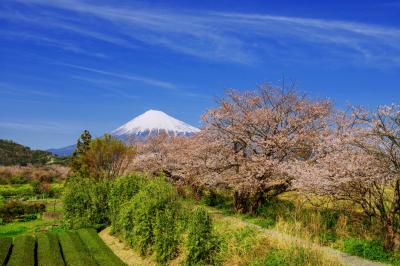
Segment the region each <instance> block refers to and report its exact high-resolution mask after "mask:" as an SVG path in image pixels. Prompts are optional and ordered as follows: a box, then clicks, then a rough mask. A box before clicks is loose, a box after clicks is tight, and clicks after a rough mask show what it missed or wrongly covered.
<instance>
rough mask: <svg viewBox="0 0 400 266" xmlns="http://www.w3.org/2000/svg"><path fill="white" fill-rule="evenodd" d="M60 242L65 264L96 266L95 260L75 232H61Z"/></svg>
mask: <svg viewBox="0 0 400 266" xmlns="http://www.w3.org/2000/svg"><path fill="white" fill-rule="evenodd" d="M58 237H59V240H60V244H61V250H62V252H63V255H64V260H65V264H66V265H67V266H68V265H73V266H95V265H97V264H96V262H95V260H94V258H93V257H92V256H91V255H90V254H89V252H88V250H87V248H86V247H85V245H84V244H83V242H82V240H81V239H80V238H79V236H78V233H77V232H75V231H68V232H60V233H59V235H58Z"/></svg>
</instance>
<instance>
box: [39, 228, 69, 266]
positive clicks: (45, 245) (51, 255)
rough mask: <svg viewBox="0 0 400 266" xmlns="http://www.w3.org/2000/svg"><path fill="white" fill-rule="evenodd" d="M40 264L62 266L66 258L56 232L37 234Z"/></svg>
mask: <svg viewBox="0 0 400 266" xmlns="http://www.w3.org/2000/svg"><path fill="white" fill-rule="evenodd" d="M36 237H37V244H38V246H37V260H38V266H58V265H59V266H62V265H64V260H63V258H62V256H61V250H60V244H59V242H58V237H57V235H56V234H55V233H51V232H48V233H40V234H38V235H37V236H36Z"/></svg>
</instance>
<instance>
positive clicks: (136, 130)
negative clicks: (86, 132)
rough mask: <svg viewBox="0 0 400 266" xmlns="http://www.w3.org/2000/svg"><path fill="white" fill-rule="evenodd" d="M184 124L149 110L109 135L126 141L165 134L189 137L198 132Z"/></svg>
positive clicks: (164, 114)
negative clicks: (130, 138)
mask: <svg viewBox="0 0 400 266" xmlns="http://www.w3.org/2000/svg"><path fill="white" fill-rule="evenodd" d="M199 131H200V130H199V129H198V128H195V127H193V126H191V125H189V124H186V123H185V122H182V121H180V120H178V119H176V118H173V117H172V116H169V115H167V114H166V113H164V112H161V111H157V110H149V111H147V112H145V113H143V114H141V115H139V116H137V117H135V118H134V119H132V120H131V121H129V122H127V123H126V124H124V125H122V126H120V127H119V128H117V129H115V130H114V131H112V132H111V135H113V136H115V137H117V138H120V139H127V138H129V137H139V138H147V137H149V136H153V135H158V134H161V133H166V134H168V135H170V136H190V135H193V134H195V133H196V132H199Z"/></svg>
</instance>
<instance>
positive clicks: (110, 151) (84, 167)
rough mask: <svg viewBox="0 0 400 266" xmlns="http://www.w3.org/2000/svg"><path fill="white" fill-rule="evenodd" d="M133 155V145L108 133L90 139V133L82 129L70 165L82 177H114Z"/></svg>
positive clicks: (97, 178) (100, 178)
mask: <svg viewBox="0 0 400 266" xmlns="http://www.w3.org/2000/svg"><path fill="white" fill-rule="evenodd" d="M134 155H135V150H134V149H133V147H131V146H128V145H125V144H124V143H123V142H122V141H121V140H118V139H116V138H114V137H112V136H111V135H109V134H106V135H104V137H102V138H96V139H94V140H91V136H90V134H89V133H88V132H87V131H84V133H83V134H82V135H81V138H80V139H79V140H78V144H77V149H76V150H75V151H74V155H73V157H72V160H71V167H72V170H73V171H74V172H75V174H77V175H80V176H82V177H90V178H92V179H95V180H102V179H115V178H116V177H117V176H119V175H121V174H123V173H124V171H125V170H126V168H127V167H128V165H129V163H130V162H131V160H132V159H133V157H134Z"/></svg>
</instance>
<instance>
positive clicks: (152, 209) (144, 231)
mask: <svg viewBox="0 0 400 266" xmlns="http://www.w3.org/2000/svg"><path fill="white" fill-rule="evenodd" d="M166 210H170V211H171V212H173V213H177V212H178V210H179V203H178V194H177V192H176V191H175V189H174V188H173V187H172V186H171V184H169V183H168V182H166V181H165V180H162V179H161V178H158V179H155V180H152V181H150V182H149V183H148V184H147V185H145V186H144V187H143V188H142V189H141V190H140V191H139V192H138V193H137V194H136V196H135V197H134V198H133V199H132V200H131V201H130V202H129V203H128V204H127V205H126V206H125V207H124V208H123V210H122V211H121V216H120V219H119V223H120V224H121V227H122V233H123V235H124V237H125V238H126V240H127V241H128V242H129V243H130V244H131V245H132V246H134V247H136V248H138V249H139V251H140V253H141V254H142V255H145V254H147V253H149V252H151V251H152V247H153V245H154V241H155V235H154V233H155V225H156V217H157V212H164V211H166Z"/></svg>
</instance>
